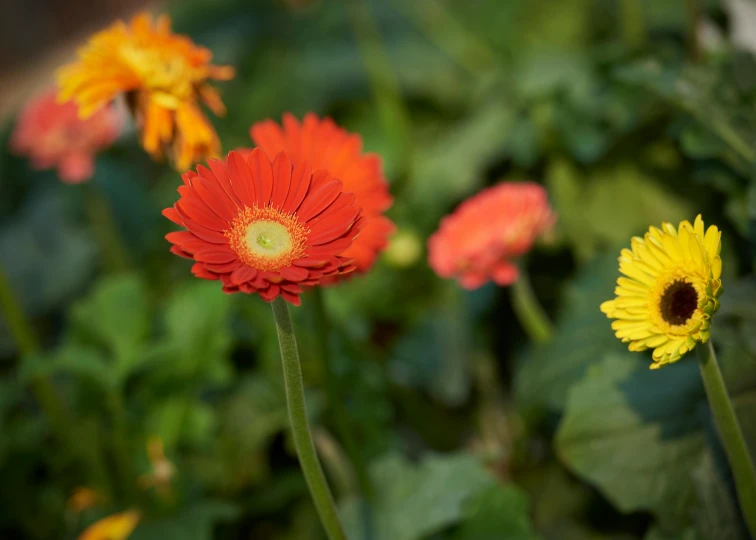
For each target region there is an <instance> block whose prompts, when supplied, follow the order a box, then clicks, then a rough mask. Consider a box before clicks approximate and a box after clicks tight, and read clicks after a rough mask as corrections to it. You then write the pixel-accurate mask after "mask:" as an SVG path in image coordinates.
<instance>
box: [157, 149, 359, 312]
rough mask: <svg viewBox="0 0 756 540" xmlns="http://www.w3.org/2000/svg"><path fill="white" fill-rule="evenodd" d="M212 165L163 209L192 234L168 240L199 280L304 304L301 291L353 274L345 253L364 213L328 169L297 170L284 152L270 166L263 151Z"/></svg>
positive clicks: (190, 178) (189, 179)
mask: <svg viewBox="0 0 756 540" xmlns="http://www.w3.org/2000/svg"><path fill="white" fill-rule="evenodd" d="M245 155H247V156H248V157H247V158H246V159H245V157H244V156H245ZM209 167H210V168H207V167H203V166H202V165H200V166H198V167H197V172H196V173H195V172H188V173H186V174H184V175H183V179H184V185H183V186H181V187H179V190H178V191H179V194H180V195H181V198H180V199H179V201H178V202H177V203H176V204H175V205H174V206H173V207H172V208H168V209H166V210H164V211H163V215H165V216H166V217H167V218H168V219H170V220H171V221H173V222H174V223H177V224H178V225H181V226H182V227H185V228H186V229H187V230H186V231H181V232H173V233H170V234H168V235H167V236H166V238H167V239H168V241H170V242H171V243H172V244H173V247H172V248H171V251H172V252H173V253H175V254H177V255H180V256H183V257H186V258H189V259H194V260H195V261H196V263H195V264H194V266H193V267H192V272H193V273H194V275H195V276H197V277H200V278H203V279H219V280H220V281H221V283H222V284H223V290H224V291H225V292H227V293H233V292H245V293H258V294H259V295H260V296H261V297H262V298H263V299H264V300H265V301H267V302H272V301H273V300H274V299H275V298H276V297H278V296H279V295H280V296H283V297H284V299H286V300H288V301H289V302H291V303H292V304H294V305H299V302H300V300H299V293H301V292H302V287H307V286H313V285H317V284H319V283H321V282H322V281H323V280H324V279H325V278H327V277H333V276H338V275H341V274H345V273H348V272H351V271H353V270H354V269H355V266H354V265H353V264H352V259H351V258H348V257H346V256H345V255H344V252H345V251H347V250H348V248H349V247H350V246H351V245H352V242H353V241H354V239H355V238H356V236H357V233H358V232H359V230H360V228H361V227H362V218H361V216H360V209H359V208H358V207H357V206H356V204H355V196H354V194H351V193H343V192H342V183H341V182H340V181H338V180H335V179H334V178H333V177H332V176H331V174H330V173H329V172H328V171H325V170H320V171H316V172H315V173H313V172H312V169H311V167H310V165H309V164H307V163H306V162H300V163H299V164H298V165H296V166H295V167H292V164H291V161H289V158H288V157H287V155H286V154H285V153H283V152H282V153H280V154H278V155H277V156H276V157H275V160H273V162H272V163H271V160H270V159H269V158H268V157H267V156H266V154H265V152H263V151H262V150H260V149H255V150H252V151H251V152H249V153H248V154H247V153H246V152H245V153H239V152H231V153H230V154H229V155H228V159H227V160H226V162H223V161H220V160H210V162H209Z"/></svg>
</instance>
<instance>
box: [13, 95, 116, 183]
mask: <svg viewBox="0 0 756 540" xmlns="http://www.w3.org/2000/svg"><path fill="white" fill-rule="evenodd" d="M122 125H123V119H122V117H121V115H120V114H118V112H117V111H116V109H115V108H114V107H110V106H108V107H103V108H102V109H100V110H98V111H97V112H96V113H95V114H93V115H92V116H90V117H89V118H87V119H86V120H81V119H80V118H79V115H78V108H77V107H76V104H75V103H72V102H70V101H69V102H66V103H58V102H57V101H56V100H55V90H51V91H49V92H45V93H43V94H40V95H39V96H36V97H33V98H32V99H30V100H29V101H28V102H27V103H26V105H25V106H24V108H23V109H22V110H21V114H19V116H18V121H17V122H16V127H15V128H14V130H13V135H12V136H11V140H10V146H11V149H12V150H13V151H14V152H16V153H18V154H22V155H27V156H29V158H30V159H31V163H32V166H33V167H34V168H36V169H49V168H53V167H54V168H56V169H57V170H58V176H59V177H60V179H61V180H62V181H63V182H66V183H67V184H79V183H81V182H85V181H87V180H89V179H90V178H92V174H94V155H95V154H96V153H97V152H98V151H100V150H102V149H103V148H107V147H108V146H110V145H111V144H113V142H114V141H115V140H116V139H117V138H118V135H119V133H120V132H121V127H122Z"/></svg>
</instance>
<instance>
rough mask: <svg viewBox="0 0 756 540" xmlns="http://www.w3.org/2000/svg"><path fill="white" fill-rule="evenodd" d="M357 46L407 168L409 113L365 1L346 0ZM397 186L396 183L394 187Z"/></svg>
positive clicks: (385, 122)
mask: <svg viewBox="0 0 756 540" xmlns="http://www.w3.org/2000/svg"><path fill="white" fill-rule="evenodd" d="M344 3H345V5H346V8H347V12H348V16H349V21H350V23H351V25H352V29H353V32H354V36H355V38H356V41H357V48H358V50H359V52H360V56H361V57H362V62H363V64H364V66H365V71H366V74H367V78H368V84H369V85H370V89H371V91H372V93H373V97H374V99H375V104H376V108H377V110H378V115H379V118H380V119H381V122H382V123H383V127H384V129H385V130H386V133H387V134H389V135H390V136H391V137H390V139H391V140H394V141H396V152H397V156H398V157H397V163H398V164H399V167H398V168H399V169H400V170H406V169H407V168H408V166H409V160H410V156H411V143H412V140H411V139H412V137H411V121H410V114H409V111H408V109H407V106H406V104H405V103H404V100H403V98H402V94H401V88H400V86H399V81H398V80H397V78H396V76H395V74H394V70H393V69H392V67H391V62H390V60H389V57H388V54H387V53H386V49H385V47H384V46H383V41H382V39H381V34H380V32H379V30H378V27H377V25H376V24H375V20H374V18H373V16H372V13H371V11H370V5H369V4H368V2H367V1H366V0H344ZM394 189H396V186H394Z"/></svg>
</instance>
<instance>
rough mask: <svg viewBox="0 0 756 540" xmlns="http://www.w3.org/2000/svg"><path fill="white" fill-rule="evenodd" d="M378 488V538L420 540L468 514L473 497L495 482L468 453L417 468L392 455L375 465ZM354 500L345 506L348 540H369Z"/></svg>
mask: <svg viewBox="0 0 756 540" xmlns="http://www.w3.org/2000/svg"><path fill="white" fill-rule="evenodd" d="M370 476H371V478H372V479H373V482H374V486H375V492H376V494H375V506H374V507H373V523H374V525H375V535H374V536H373V538H374V539H375V540H419V539H421V538H426V537H428V536H429V535H432V534H433V533H437V532H440V531H441V530H443V529H444V528H446V527H448V526H450V525H453V524H455V523H457V522H459V521H460V519H462V517H463V516H464V515H465V512H464V510H463V508H464V505H465V504H466V503H467V502H468V501H469V499H470V497H472V496H473V495H474V494H477V493H478V492H479V491H480V490H481V489H483V488H485V487H486V486H489V485H491V484H492V483H493V482H494V480H493V478H492V477H491V476H490V475H489V473H488V472H487V471H486V470H485V469H484V467H483V464H482V463H481V462H480V461H479V460H478V459H476V458H474V457H472V456H467V455H449V456H431V457H427V458H425V459H424V460H422V461H421V462H420V463H418V464H413V463H411V462H409V461H407V459H406V458H404V457H402V456H399V455H395V454H394V455H387V456H385V457H383V458H381V459H380V460H378V461H376V462H374V463H373V464H372V465H371V470H370ZM361 504H362V503H361V501H360V500H359V499H357V498H355V497H349V498H347V499H345V500H344V501H343V502H342V504H341V512H340V514H341V517H342V520H343V523H344V527H345V529H346V531H347V536H348V537H349V538H350V539H352V540H364V539H365V536H364V535H363V527H362V522H361V516H362V513H361V512H360V506H361Z"/></svg>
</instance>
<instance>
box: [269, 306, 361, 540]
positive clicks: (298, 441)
mask: <svg viewBox="0 0 756 540" xmlns="http://www.w3.org/2000/svg"><path fill="white" fill-rule="evenodd" d="M272 306H273V317H274V318H275V321H276V331H277V332H278V344H279V346H280V348H281V363H282V364H283V373H284V385H285V387H286V403H287V405H288V408H289V420H290V422H291V431H292V434H293V435H294V445H295V446H296V449H297V455H298V456H299V464H300V465H301V466H302V472H303V473H304V477H305V480H306V481H307V486H308V487H309V488H310V495H312V499H313V502H314V503H315V508H316V509H317V510H318V514H319V515H320V521H321V522H322V524H323V528H324V529H325V531H326V533H328V538H330V540H346V535H345V534H344V529H343V527H342V526H341V522H340V521H339V516H338V513H337V512H336V504H335V503H334V502H333V496H332V495H331V490H330V488H329V487H328V482H327V481H326V478H325V475H324V474H323V469H322V468H321V466H320V461H318V456H317V454H316V453H315V445H314V444H313V442H312V434H311V433H310V426H309V424H308V422H307V405H306V403H305V395H304V383H303V382H302V368H301V366H300V364H299V351H298V350H297V339H296V337H295V336H294V326H293V325H292V323H291V315H290V314H289V306H288V305H287V304H286V300H284V299H283V298H281V297H280V296H279V297H278V298H276V299H275V300H274V301H273V303H272Z"/></svg>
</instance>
